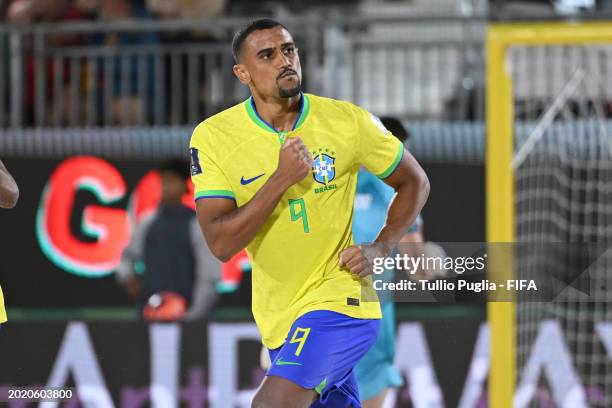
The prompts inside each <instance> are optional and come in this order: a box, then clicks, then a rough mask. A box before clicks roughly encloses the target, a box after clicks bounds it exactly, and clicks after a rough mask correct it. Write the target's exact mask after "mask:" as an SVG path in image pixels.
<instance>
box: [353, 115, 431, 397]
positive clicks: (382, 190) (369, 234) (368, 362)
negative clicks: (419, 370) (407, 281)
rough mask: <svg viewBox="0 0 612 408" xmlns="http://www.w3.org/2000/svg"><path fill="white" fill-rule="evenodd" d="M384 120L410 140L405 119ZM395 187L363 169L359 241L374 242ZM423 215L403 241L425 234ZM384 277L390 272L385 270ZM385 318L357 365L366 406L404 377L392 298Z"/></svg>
mask: <svg viewBox="0 0 612 408" xmlns="http://www.w3.org/2000/svg"><path fill="white" fill-rule="evenodd" d="M380 120H381V122H382V124H383V125H384V126H385V128H386V129H387V130H388V131H389V132H391V133H392V134H393V135H394V136H395V137H396V138H397V139H398V140H399V141H400V142H402V144H404V145H405V144H406V142H407V140H408V139H409V137H410V134H409V133H408V131H407V130H406V128H405V127H404V126H403V125H402V123H401V122H400V121H399V120H398V119H396V118H393V117H381V118H380ZM394 195H395V191H394V190H393V188H391V187H390V186H388V185H386V184H385V183H384V182H383V181H382V180H380V179H379V178H378V177H376V176H375V175H373V174H372V173H370V172H369V171H367V170H366V169H364V168H363V167H362V168H361V169H360V170H359V175H358V178H357V192H356V194H355V209H354V214H353V237H354V239H355V243H356V244H362V243H370V242H373V241H374V240H375V239H376V237H377V235H378V233H379V231H380V230H381V229H382V227H383V226H384V224H385V220H386V215H387V208H389V205H390V204H391V200H392V199H393V196H394ZM419 224H420V215H419V216H418V217H417V220H416V221H415V223H414V224H413V225H411V226H410V227H409V228H408V230H407V231H406V234H405V235H404V237H403V238H402V241H405V240H406V239H419V238H421V239H422V237H408V236H410V235H416V234H418V235H420V233H419ZM383 276H384V277H387V278H388V277H389V276H390V273H389V272H388V271H387V272H385V275H383ZM380 306H381V311H382V316H383V317H382V319H381V321H380V330H379V332H378V337H377V339H376V342H375V343H374V345H373V346H372V348H371V349H370V350H368V352H367V353H366V355H365V356H364V357H363V359H362V360H361V361H359V363H358V364H357V366H356V367H355V376H356V377H357V383H358V384H359V392H360V397H361V402H362V404H363V407H364V408H381V407H382V406H383V403H384V401H385V398H386V395H387V392H388V390H389V388H395V387H400V386H401V385H402V384H403V379H402V376H401V374H400V373H399V371H398V370H397V369H396V368H395V367H394V366H393V358H394V356H395V309H394V305H393V302H392V299H384V298H381V302H380Z"/></svg>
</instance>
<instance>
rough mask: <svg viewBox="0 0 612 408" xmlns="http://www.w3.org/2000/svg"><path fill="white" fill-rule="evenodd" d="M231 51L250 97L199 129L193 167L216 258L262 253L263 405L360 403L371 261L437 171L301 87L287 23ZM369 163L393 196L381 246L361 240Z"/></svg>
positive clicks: (238, 42) (264, 29)
mask: <svg viewBox="0 0 612 408" xmlns="http://www.w3.org/2000/svg"><path fill="white" fill-rule="evenodd" d="M233 54H234V59H235V61H236V65H234V73H235V75H236V77H237V78H238V79H239V80H240V82H242V83H243V84H245V85H247V86H248V87H249V89H250V91H251V95H252V96H251V97H250V98H249V99H248V100H246V101H245V102H243V103H240V104H238V105H236V106H234V107H232V108H229V109H227V110H225V111H223V112H221V113H219V114H217V115H214V116H212V117H210V118H208V119H207V120H205V121H204V122H202V123H201V124H200V125H198V126H197V127H196V129H195V130H194V133H193V136H192V139H191V144H190V149H191V173H192V179H193V181H194V183H195V187H196V188H195V199H196V201H197V204H196V206H197V213H198V220H199V222H200V226H201V227H202V231H203V233H204V235H205V237H206V240H207V242H208V245H209V247H210V249H211V250H212V252H213V254H215V256H217V257H218V258H219V259H220V260H222V261H227V260H228V259H230V258H231V257H232V255H234V254H236V253H237V252H238V251H240V250H242V249H243V248H245V247H246V249H247V252H248V254H249V258H250V260H251V264H252V268H253V315H254V317H255V321H256V323H257V326H258V328H259V330H260V332H261V335H262V340H263V343H264V345H265V346H266V347H267V348H268V350H269V353H270V358H271V361H272V365H271V367H270V369H269V370H268V372H267V375H266V377H265V379H264V381H263V382H262V384H261V386H260V388H259V390H258V391H257V394H256V395H255V397H254V400H253V407H258V408H260V407H266V408H268V407H282V408H291V407H300V408H302V407H308V406H327V407H351V406H352V407H359V406H360V403H359V391H358V389H357V384H356V381H355V376H354V373H353V367H354V366H355V364H356V363H357V362H358V361H359V359H361V357H363V355H364V354H365V353H366V352H367V350H368V349H369V348H370V346H371V345H372V344H373V343H374V341H375V339H376V336H377V333H378V325H379V319H380V317H381V313H380V306H379V303H378V300H377V298H376V296H375V293H374V296H371V294H372V291H373V289H372V278H371V276H369V275H370V274H371V270H372V269H371V264H372V262H373V258H374V257H378V256H387V255H389V254H390V253H391V251H392V249H393V247H394V246H395V245H396V243H397V242H398V241H399V240H400V239H401V237H402V235H403V234H404V231H405V230H406V228H407V227H408V226H409V225H410V224H411V223H412V222H413V221H414V219H415V218H416V216H417V214H418V213H419V211H420V210H421V208H422V207H423V204H424V203H425V201H426V199H427V195H428V192H429V183H428V181H427V177H426V175H425V174H424V172H423V170H422V169H421V167H420V166H419V165H418V163H417V162H416V161H415V160H414V158H413V157H412V155H410V153H408V152H405V151H404V148H403V146H402V144H401V143H400V142H399V141H398V140H397V139H396V138H395V137H394V136H393V135H391V134H390V133H389V132H388V131H387V130H386V129H385V128H384V126H383V125H382V124H381V123H380V121H379V120H378V118H376V117H374V116H373V115H371V114H370V113H369V112H367V111H365V110H363V109H361V108H359V107H357V106H355V105H352V104H350V103H347V102H340V101H335V100H332V99H327V98H322V97H318V96H315V95H311V94H305V93H302V91H301V79H302V78H301V68H300V60H299V57H298V53H297V48H296V46H295V44H294V41H293V38H292V37H291V34H290V33H289V32H288V30H287V29H286V28H285V27H284V26H283V25H281V24H280V23H278V22H276V21H273V20H269V19H262V20H257V21H254V22H252V23H250V24H249V25H247V26H246V27H244V28H243V29H242V30H240V31H239V32H238V33H237V34H236V36H235V37H234V41H233ZM360 165H363V166H365V167H366V168H367V169H368V170H369V171H371V172H372V173H374V174H376V175H378V176H379V177H380V178H381V179H384V181H385V182H386V183H387V184H389V185H390V186H391V187H393V188H394V190H395V192H396V193H395V198H394V200H393V202H392V204H391V206H390V208H389V211H388V215H387V222H386V225H385V226H384V228H383V229H382V230H381V231H380V233H379V234H378V237H377V238H376V240H375V242H374V243H372V244H369V245H360V246H355V245H353V237H352V233H351V219H352V214H353V213H352V212H353V202H354V196H355V185H356V181H357V172H358V170H359V166H360ZM366 293H367V294H369V296H365V295H366ZM222 397H229V396H222Z"/></svg>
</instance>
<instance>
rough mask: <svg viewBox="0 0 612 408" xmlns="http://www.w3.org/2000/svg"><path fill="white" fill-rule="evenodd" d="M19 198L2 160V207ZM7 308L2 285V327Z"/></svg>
mask: <svg viewBox="0 0 612 408" xmlns="http://www.w3.org/2000/svg"><path fill="white" fill-rule="evenodd" d="M18 199H19V188H18V187H17V183H16V182H15V179H14V178H13V176H11V173H9V171H8V170H7V169H6V167H5V166H4V163H2V160H0V208H13V207H15V205H17V200H18ZM6 319H7V318H6V310H5V309H4V295H3V294H2V287H1V286H0V327H1V326H2V323H5V322H6Z"/></svg>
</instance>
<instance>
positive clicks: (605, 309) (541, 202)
mask: <svg viewBox="0 0 612 408" xmlns="http://www.w3.org/2000/svg"><path fill="white" fill-rule="evenodd" d="M575 30H576V38H579V37H580V35H581V32H580V30H579V28H578V27H576V28H575ZM552 31H554V30H552ZM600 34H601V33H600ZM604 34H605V33H604ZM519 37H520V35H519ZM595 37H597V36H595ZM599 37H605V35H603V36H599ZM551 39H552V40H551ZM549 40H550V43H549V42H548V41H549ZM572 42H573V41H572V40H571V37H570V40H569V41H568V42H565V41H563V40H561V39H559V38H555V37H554V34H550V33H549V36H548V40H547V39H546V38H544V39H542V40H541V41H540V43H538V40H537V39H532V41H530V42H529V43H527V44H526V43H523V42H522V41H521V40H518V41H516V43H513V41H512V39H510V40H509V41H508V43H507V46H506V47H505V49H504V51H505V52H504V55H503V68H504V69H505V75H506V76H507V80H508V81H509V87H508V89H509V92H508V93H509V95H508V96H509V97H510V98H509V101H508V103H510V104H511V106H510V109H508V110H507V112H508V113H509V115H511V123H510V124H509V126H511V131H510V135H511V136H510V137H511V139H512V145H513V148H512V152H511V156H510V157H508V158H509V159H510V163H507V164H509V168H510V169H511V170H510V171H511V172H512V176H511V178H510V180H511V181H510V185H511V189H512V192H511V194H510V197H511V202H512V211H511V214H512V215H511V218H512V219H511V221H510V228H511V229H512V234H513V240H514V241H515V242H516V243H517V249H516V251H515V259H514V274H515V277H516V278H517V279H529V278H533V277H536V278H537V279H538V280H539V281H540V282H546V283H547V284H548V286H547V287H544V288H540V290H539V293H536V294H523V293H521V294H520V295H517V297H516V300H515V303H514V307H513V309H512V315H507V318H508V319H513V320H514V321H513V322H507V324H511V325H513V326H514V327H513V332H512V337H513V338H514V341H513V343H514V344H513V347H514V350H513V356H512V358H513V359H514V367H513V368H514V370H513V371H514V374H512V375H513V376H514V380H513V381H514V383H515V389H514V396H513V400H514V403H513V405H514V406H515V407H549V406H558V407H610V406H612V364H611V361H612V360H611V358H610V355H609V353H608V352H607V351H606V343H605V336H604V334H605V333H604V332H605V329H606V326H605V324H606V323H607V322H610V321H612V251H607V250H606V246H608V245H610V244H612V41H607V40H598V41H594V42H592V43H591V42H588V41H576V43H572ZM489 95H490V94H489ZM504 103H505V102H504ZM489 120H490V118H489ZM489 137H491V135H489ZM488 159H489V160H492V159H493V158H491V157H489V158H488ZM490 193H491V192H489V191H488V192H487V194H490ZM525 248H527V249H525ZM530 248H531V249H530ZM534 248H537V249H534ZM543 275H549V276H543ZM492 353H493V354H495V353H496V349H495V342H494V347H493V349H492ZM493 400H495V398H493ZM503 405H506V404H503ZM507 406H509V405H507Z"/></svg>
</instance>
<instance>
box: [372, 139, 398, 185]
mask: <svg viewBox="0 0 612 408" xmlns="http://www.w3.org/2000/svg"><path fill="white" fill-rule="evenodd" d="M402 157H404V145H403V144H401V143H398V149H397V153H396V154H395V159H393V163H391V165H390V166H389V167H388V168H387V170H385V171H383V172H382V173H380V174H377V175H376V177H378V178H379V179H384V178H387V177H389V176H390V175H391V173H393V171H394V170H395V169H396V168H397V166H398V165H399V164H400V162H401V161H402Z"/></svg>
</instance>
